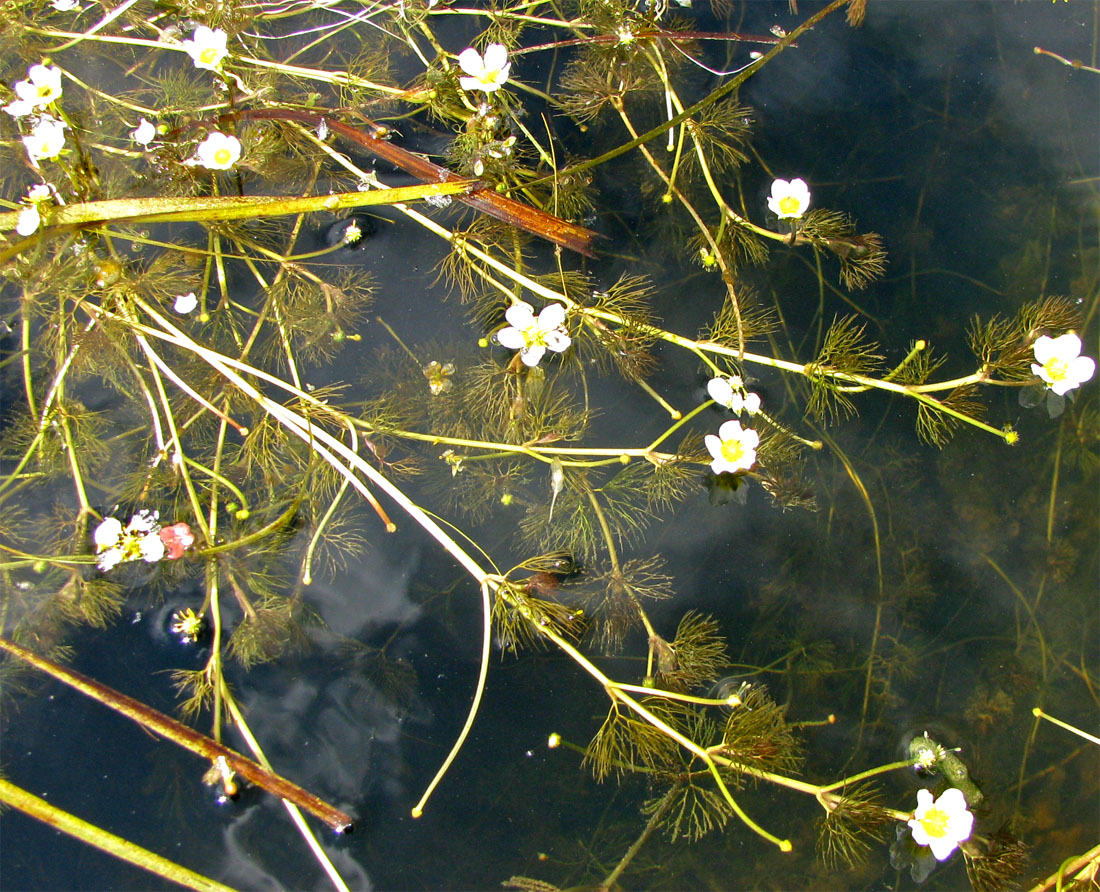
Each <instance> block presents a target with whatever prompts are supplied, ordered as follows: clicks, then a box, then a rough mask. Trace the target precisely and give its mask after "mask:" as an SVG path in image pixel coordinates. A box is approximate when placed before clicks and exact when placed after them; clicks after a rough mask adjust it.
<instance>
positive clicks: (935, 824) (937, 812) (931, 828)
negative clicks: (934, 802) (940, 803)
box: [920, 806, 949, 839]
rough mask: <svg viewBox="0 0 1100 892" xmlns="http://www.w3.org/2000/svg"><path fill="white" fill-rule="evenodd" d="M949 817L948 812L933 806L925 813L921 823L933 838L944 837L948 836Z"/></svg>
mask: <svg viewBox="0 0 1100 892" xmlns="http://www.w3.org/2000/svg"><path fill="white" fill-rule="evenodd" d="M948 817H949V816H948V814H947V812H945V811H944V810H943V809H942V808H936V807H935V806H933V807H932V808H930V809H928V811H926V812H925V813H924V817H923V818H921V819H920V825H921V827H923V828H924V832H925V833H927V834H928V835H929V836H930V837H932V838H933V839H942V838H943V837H945V836H947V821H948Z"/></svg>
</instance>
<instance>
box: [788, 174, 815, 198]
mask: <svg viewBox="0 0 1100 892" xmlns="http://www.w3.org/2000/svg"><path fill="white" fill-rule="evenodd" d="M788 194H789V195H793V196H794V197H795V198H797V199H798V201H799V203H800V204H809V203H810V187H809V186H807V185H806V181H805V180H803V179H796V180H791V182H790V184H789V188H788Z"/></svg>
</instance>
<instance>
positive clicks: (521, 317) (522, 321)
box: [504, 300, 535, 331]
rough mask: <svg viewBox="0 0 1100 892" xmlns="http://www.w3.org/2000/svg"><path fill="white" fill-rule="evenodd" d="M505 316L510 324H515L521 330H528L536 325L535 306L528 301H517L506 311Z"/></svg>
mask: <svg viewBox="0 0 1100 892" xmlns="http://www.w3.org/2000/svg"><path fill="white" fill-rule="evenodd" d="M504 318H505V319H507V320H508V324H509V325H513V326H515V327H516V328H518V329H519V330H520V331H526V330H527V329H529V328H532V327H534V325H535V308H534V307H532V306H531V305H530V304H529V303H527V302H526V301H522V300H521V301H517V302H516V303H514V304H512V306H510V307H509V308H508V309H507V310H505V311H504Z"/></svg>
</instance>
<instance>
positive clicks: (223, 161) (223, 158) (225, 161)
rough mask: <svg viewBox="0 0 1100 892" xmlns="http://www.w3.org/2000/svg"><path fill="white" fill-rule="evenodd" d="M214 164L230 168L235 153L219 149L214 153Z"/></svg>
mask: <svg viewBox="0 0 1100 892" xmlns="http://www.w3.org/2000/svg"><path fill="white" fill-rule="evenodd" d="M214 163H215V164H217V165H218V166H220V167H228V166H229V165H230V164H232V163H233V153H232V152H230V151H229V149H218V150H217V151H216V152H215V153H214Z"/></svg>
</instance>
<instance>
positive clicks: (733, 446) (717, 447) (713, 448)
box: [704, 420, 760, 474]
mask: <svg viewBox="0 0 1100 892" xmlns="http://www.w3.org/2000/svg"><path fill="white" fill-rule="evenodd" d="M704 442H705V443H706V444H707V450H708V451H709V452H710V454H711V456H712V457H713V458H714V461H712V462H711V463H710V469H711V470H712V471H714V473H715V474H726V473H729V474H735V473H736V472H738V471H747V470H749V468H751V467H752V466H753V465H754V464H756V447H757V446H758V445H760V434H758V433H757V432H756V431H754V430H753V429H752V428H743V427H741V422H740V421H736V420H734V421H727V422H726V423H725V424H723V425H722V426H721V427H720V428H718V436H717V437H716V436H715V435H714V434H707V435H706V437H704Z"/></svg>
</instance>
